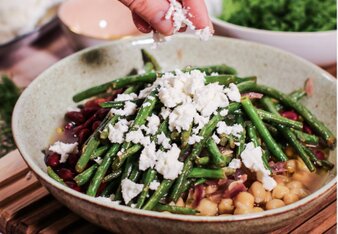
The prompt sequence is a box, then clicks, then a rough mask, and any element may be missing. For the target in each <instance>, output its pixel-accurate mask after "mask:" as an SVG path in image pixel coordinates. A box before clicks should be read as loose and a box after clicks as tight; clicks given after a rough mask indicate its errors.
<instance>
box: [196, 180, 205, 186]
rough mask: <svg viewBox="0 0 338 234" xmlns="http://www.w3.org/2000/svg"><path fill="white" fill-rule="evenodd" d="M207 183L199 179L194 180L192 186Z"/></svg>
mask: <svg viewBox="0 0 338 234" xmlns="http://www.w3.org/2000/svg"><path fill="white" fill-rule="evenodd" d="M206 181H207V179H205V178H199V179H198V180H196V182H195V183H194V186H197V185H200V184H204V183H205V182H206Z"/></svg>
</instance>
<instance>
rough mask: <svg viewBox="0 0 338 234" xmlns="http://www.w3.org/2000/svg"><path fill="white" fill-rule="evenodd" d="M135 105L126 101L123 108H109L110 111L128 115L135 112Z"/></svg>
mask: <svg viewBox="0 0 338 234" xmlns="http://www.w3.org/2000/svg"><path fill="white" fill-rule="evenodd" d="M136 109H137V105H136V104H135V103H133V102H130V101H127V102H125V103H124V107H123V109H114V108H112V109H111V110H110V112H111V113H113V114H115V115H120V116H129V115H133V114H135V113H136Z"/></svg>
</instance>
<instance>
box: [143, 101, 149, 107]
mask: <svg viewBox="0 0 338 234" xmlns="http://www.w3.org/2000/svg"><path fill="white" fill-rule="evenodd" d="M142 106H143V107H147V106H151V103H150V102H145V103H143V104H142Z"/></svg>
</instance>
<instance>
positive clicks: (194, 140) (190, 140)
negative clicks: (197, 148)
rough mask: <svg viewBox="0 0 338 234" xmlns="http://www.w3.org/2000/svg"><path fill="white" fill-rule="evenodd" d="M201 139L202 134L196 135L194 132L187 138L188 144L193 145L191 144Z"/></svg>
mask: <svg viewBox="0 0 338 234" xmlns="http://www.w3.org/2000/svg"><path fill="white" fill-rule="evenodd" d="M202 139H203V137H202V136H198V135H195V134H194V135H192V136H190V137H189V139H188V144H189V145H193V144H195V143H198V142H200V141H201V140H202Z"/></svg>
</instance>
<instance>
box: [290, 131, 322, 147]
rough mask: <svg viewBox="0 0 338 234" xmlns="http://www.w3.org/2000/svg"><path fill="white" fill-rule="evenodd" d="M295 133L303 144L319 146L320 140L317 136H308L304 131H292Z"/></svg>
mask: <svg viewBox="0 0 338 234" xmlns="http://www.w3.org/2000/svg"><path fill="white" fill-rule="evenodd" d="M292 131H293V133H294V134H295V135H296V137H297V139H298V140H300V141H301V142H303V143H305V144H308V145H318V144H319V138H318V137H317V136H316V135H312V134H307V133H305V132H302V131H298V130H294V129H292Z"/></svg>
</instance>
